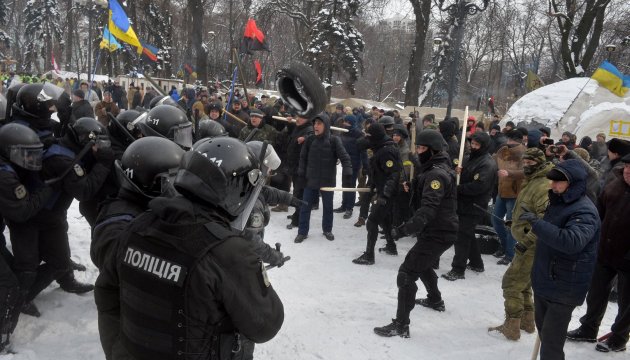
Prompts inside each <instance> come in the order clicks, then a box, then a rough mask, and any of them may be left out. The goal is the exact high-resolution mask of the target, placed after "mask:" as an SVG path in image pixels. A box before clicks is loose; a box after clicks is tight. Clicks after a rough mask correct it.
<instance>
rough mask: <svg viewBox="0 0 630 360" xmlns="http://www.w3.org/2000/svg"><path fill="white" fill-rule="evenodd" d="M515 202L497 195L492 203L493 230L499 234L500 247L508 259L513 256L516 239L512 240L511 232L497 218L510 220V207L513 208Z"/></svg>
mask: <svg viewBox="0 0 630 360" xmlns="http://www.w3.org/2000/svg"><path fill="white" fill-rule="evenodd" d="M515 202H516V199H510V198H502V197H501V196H498V195H497V199H496V202H495V203H494V215H495V216H496V217H495V216H493V217H492V226H493V227H494V231H496V232H497V236H499V239H500V240H501V247H502V248H503V251H505V257H506V258H508V259H510V260H512V258H513V257H514V245H516V240H514V238H513V237H512V233H511V232H510V231H509V230H508V229H507V228H506V227H505V223H503V221H500V220H499V219H503V217H505V219H506V220H512V209H514V203H515ZM497 218H499V219H497Z"/></svg>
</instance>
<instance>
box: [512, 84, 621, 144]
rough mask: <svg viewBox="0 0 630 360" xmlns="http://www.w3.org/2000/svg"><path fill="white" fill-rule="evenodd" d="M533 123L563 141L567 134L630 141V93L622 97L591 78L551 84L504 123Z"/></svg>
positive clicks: (519, 103)
mask: <svg viewBox="0 0 630 360" xmlns="http://www.w3.org/2000/svg"><path fill="white" fill-rule="evenodd" d="M507 121H513V122H514V123H515V124H519V123H522V122H524V123H525V124H527V125H532V123H533V122H535V123H538V124H541V125H544V126H547V127H549V128H550V129H551V137H552V138H554V139H559V138H560V137H561V135H562V132H564V131H570V132H571V133H573V134H575V135H576V137H577V139H578V141H579V140H580V139H581V138H582V137H584V136H590V137H591V139H595V136H596V135H597V134H598V133H600V132H602V133H605V134H606V137H607V138H611V137H617V138H625V139H630V92H629V93H628V94H626V96H625V97H619V96H616V95H615V94H613V93H612V92H610V91H609V90H608V89H606V88H603V87H601V86H599V84H598V83H597V81H596V80H592V79H590V78H574V79H568V80H564V81H560V82H557V83H554V84H550V85H547V86H544V87H541V88H540V89H537V90H535V91H532V92H530V93H529V94H527V95H525V96H523V97H522V98H520V99H519V100H518V101H517V102H515V103H514V105H512V106H511V107H510V109H509V110H508V112H507V113H506V114H505V116H504V117H503V119H502V121H501V126H504V125H505V123H506V122H507Z"/></svg>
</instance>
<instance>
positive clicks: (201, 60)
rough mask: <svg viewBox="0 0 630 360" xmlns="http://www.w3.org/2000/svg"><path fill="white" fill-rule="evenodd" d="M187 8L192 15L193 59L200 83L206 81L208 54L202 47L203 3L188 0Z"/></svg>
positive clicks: (196, 0) (199, 0) (197, 0)
mask: <svg viewBox="0 0 630 360" xmlns="http://www.w3.org/2000/svg"><path fill="white" fill-rule="evenodd" d="M188 9H189V11H190V15H191V17H192V29H191V36H192V47H193V59H194V60H195V66H196V67H197V69H196V71H197V80H199V81H201V83H202V84H205V83H207V82H208V54H207V53H206V51H205V50H204V47H203V14H204V11H203V4H202V1H201V0H189V2H188Z"/></svg>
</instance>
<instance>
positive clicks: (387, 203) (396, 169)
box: [352, 124, 402, 265]
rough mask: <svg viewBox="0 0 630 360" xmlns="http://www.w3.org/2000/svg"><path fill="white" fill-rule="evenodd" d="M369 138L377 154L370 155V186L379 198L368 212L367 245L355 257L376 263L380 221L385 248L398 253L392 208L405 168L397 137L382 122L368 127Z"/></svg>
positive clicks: (364, 262) (363, 263)
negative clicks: (393, 232)
mask: <svg viewBox="0 0 630 360" xmlns="http://www.w3.org/2000/svg"><path fill="white" fill-rule="evenodd" d="M366 137H367V141H368V142H369V144H370V145H369V146H370V148H371V149H372V152H373V153H374V155H373V156H372V158H371V159H370V176H369V179H370V184H369V185H370V189H371V190H372V192H373V193H376V196H377V200H376V202H375V203H374V204H373V205H372V209H371V211H370V215H369V216H368V219H367V223H366V228H367V231H368V233H367V246H366V249H365V252H364V253H363V255H361V256H359V257H358V258H356V259H354V260H352V262H353V263H355V264H359V265H373V264H374V247H375V245H376V240H377V239H378V227H379V225H381V226H382V227H383V231H384V232H385V239H387V245H386V246H385V247H384V248H382V250H384V251H385V253H387V254H389V255H398V251H397V250H396V243H395V242H394V239H393V238H392V236H391V230H392V209H393V204H394V197H395V195H396V194H397V193H398V182H399V181H400V173H401V172H402V161H400V153H399V152H398V148H397V147H396V145H395V144H394V141H393V140H392V139H391V138H390V137H389V136H387V135H386V133H385V128H384V127H383V125H381V124H374V125H372V126H370V128H369V129H368V130H367V134H366Z"/></svg>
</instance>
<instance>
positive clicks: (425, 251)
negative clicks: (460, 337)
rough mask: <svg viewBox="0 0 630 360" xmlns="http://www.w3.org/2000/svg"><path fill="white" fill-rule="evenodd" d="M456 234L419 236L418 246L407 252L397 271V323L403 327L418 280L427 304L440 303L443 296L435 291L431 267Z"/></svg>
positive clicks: (436, 287) (407, 317) (411, 307)
mask: <svg viewBox="0 0 630 360" xmlns="http://www.w3.org/2000/svg"><path fill="white" fill-rule="evenodd" d="M455 237H456V234H455V233H446V234H440V235H437V234H431V235H429V234H425V233H422V234H418V242H416V244H415V245H414V246H413V247H412V248H411V249H410V250H409V252H408V253H407V256H406V257H405V261H404V262H403V263H402V265H400V269H399V270H398V278H397V281H396V283H397V285H398V307H397V309H396V319H397V320H398V321H400V322H402V323H404V324H408V323H409V314H410V313H411V310H413V308H414V306H415V299H416V292H417V291H418V286H417V285H416V281H417V280H418V279H420V281H422V284H423V285H424V287H425V289H426V290H427V298H428V299H429V300H430V301H440V300H441V299H442V294H441V293H440V290H439V289H438V276H437V275H436V274H435V271H434V270H433V268H432V267H431V266H432V265H433V264H434V263H435V262H436V261H438V260H439V259H440V256H442V254H443V253H444V252H445V251H446V250H447V249H448V248H449V247H451V245H452V244H453V242H454V241H455Z"/></svg>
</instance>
